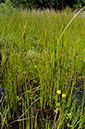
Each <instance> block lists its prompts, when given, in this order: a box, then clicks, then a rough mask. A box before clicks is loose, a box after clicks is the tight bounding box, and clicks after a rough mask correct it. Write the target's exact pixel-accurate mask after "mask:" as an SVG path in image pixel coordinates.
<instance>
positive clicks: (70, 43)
mask: <svg viewBox="0 0 85 129" xmlns="http://www.w3.org/2000/svg"><path fill="white" fill-rule="evenodd" d="M8 10H9V8H8ZM80 11H81V10H80ZM8 14H9V11H8V13H7V14H6V15H4V14H2V15H1V17H0V22H1V23H0V28H1V29H0V45H1V55H2V61H1V76H2V82H3V83H4V87H5V94H6V103H7V105H8V106H9V107H10V109H12V110H13V114H12V115H11V110H9V111H8V116H9V117H8V118H9V119H13V117H14V114H15V111H16V113H17V119H16V120H15V121H13V122H16V121H23V129H24V128H25V123H24V121H26V126H27V128H31V129H32V128H33V124H34V127H35V129H36V128H39V127H38V122H37V121H39V122H40V123H41V128H52V127H53V128H55V129H56V128H59V129H60V128H61V129H63V128H64V127H65V126H66V125H67V127H68V128H69V127H72V128H74V127H76V126H77V125H78V124H79V128H82V127H83V126H84V125H83V124H84V120H83V118H84V117H83V106H84V98H85V92H83V98H82V108H81V113H80V112H79V110H77V111H76V110H75V108H76V99H74V100H73V103H72V105H71V102H72V97H73V93H74V89H75V88H78V87H77V86H75V85H76V81H77V80H78V79H79V78H83V79H84V76H85V67H84V66H85V49H84V48H85V38H84V35H85V31H84V28H85V22H84V21H85V19H84V18H83V17H82V14H80V15H78V16H77V15H75V12H71V10H70V9H69V8H67V9H66V10H64V11H62V12H55V11H49V10H44V11H39V10H38V11H36V10H22V9H20V10H14V11H13V12H12V13H11V14H10V16H9V15H8ZM77 14H78V13H77ZM76 16H77V17H76ZM4 17H5V20H4ZM75 17H76V18H75ZM74 18H75V19H74ZM69 21H70V22H69ZM80 80H81V79H80ZM57 90H60V91H62V93H61V95H62V94H66V97H65V98H62V97H61V95H58V94H57ZM84 90H85V87H84ZM37 91H40V95H38V98H36V93H37ZM17 92H18V93H17ZM24 97H25V100H24ZM20 98H21V101H22V102H21V103H20V102H19V100H20ZM38 100H39V101H40V102H38ZM37 102H38V104H37ZM18 104H19V105H20V108H21V111H22V115H21V116H20V114H18V110H17V107H18ZM36 106H38V109H37V108H36ZM70 107H71V108H70ZM51 109H52V111H53V113H54V114H56V116H55V115H54V114H53V115H52V114H51V113H50V112H51V111H50V112H49V110H51ZM43 110H44V111H45V113H46V118H44V114H43ZM39 111H40V113H41V114H40V116H39ZM58 112H59V116H58V118H57V121H55V120H54V118H55V117H57V115H58ZM84 112H85V111H84ZM49 114H50V115H49ZM84 114H85V113H84ZM51 116H52V117H53V120H50V117H51ZM79 116H80V119H79V120H78V117H79ZM13 122H12V123H13ZM48 123H49V125H48ZM9 124H10V123H9ZM20 124H21V123H20V122H19V127H21V126H20ZM39 126H40V125H39Z"/></svg>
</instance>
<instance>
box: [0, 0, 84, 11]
mask: <svg viewBox="0 0 85 129" xmlns="http://www.w3.org/2000/svg"><path fill="white" fill-rule="evenodd" d="M5 1H7V0H0V3H2V2H3V3H4V2H5ZM10 1H11V2H12V5H13V6H14V7H26V8H30V9H32V8H37V9H38V8H41V9H43V8H49V9H51V8H54V9H55V10H56V9H64V8H65V7H66V6H67V5H68V6H69V7H71V8H73V9H76V8H81V7H83V6H85V0H10Z"/></svg>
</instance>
